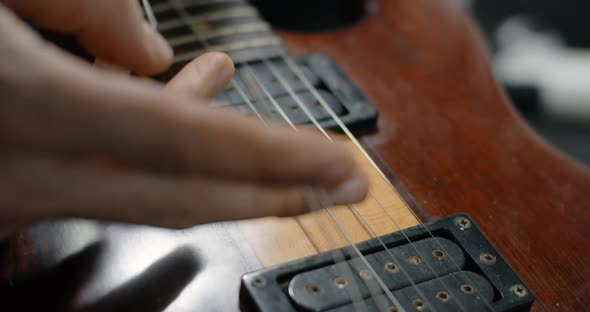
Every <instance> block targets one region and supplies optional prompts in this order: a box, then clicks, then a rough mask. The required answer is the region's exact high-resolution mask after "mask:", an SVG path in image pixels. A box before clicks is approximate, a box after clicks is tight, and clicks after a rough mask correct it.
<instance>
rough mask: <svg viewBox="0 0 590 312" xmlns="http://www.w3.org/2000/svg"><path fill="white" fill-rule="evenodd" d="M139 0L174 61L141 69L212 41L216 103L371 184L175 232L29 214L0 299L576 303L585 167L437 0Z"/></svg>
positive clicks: (584, 266)
mask: <svg viewBox="0 0 590 312" xmlns="http://www.w3.org/2000/svg"><path fill="white" fill-rule="evenodd" d="M150 7H151V10H149V14H150V15H151V14H153V15H152V16H153V18H154V19H155V20H157V24H158V26H157V27H158V30H159V31H160V32H161V33H162V34H163V35H164V36H165V37H166V38H167V39H168V40H169V42H170V44H171V45H172V46H173V48H174V50H175V55H176V59H175V63H174V65H173V66H172V68H171V69H170V70H169V71H168V72H167V73H164V74H162V75H160V76H158V77H155V79H159V80H161V81H163V82H165V81H167V80H168V79H170V78H171V77H172V76H173V75H174V74H175V73H176V72H177V71H178V70H179V69H180V68H182V66H183V65H184V64H186V63H187V62H189V61H190V60H192V59H193V58H194V57H196V56H198V55H200V54H201V53H204V52H206V51H210V50H219V51H224V52H226V53H228V54H229V55H230V56H231V57H232V58H233V59H234V61H235V63H236V76H235V78H234V80H233V81H232V83H230V84H229V85H228V87H227V88H226V90H225V91H224V92H223V93H222V94H220V95H219V97H218V98H217V102H216V103H217V104H215V105H217V106H219V107H218V108H219V109H238V110H241V111H243V112H244V113H246V114H252V115H254V116H256V117H258V118H260V119H261V120H262V121H264V122H278V123H284V124H286V125H290V126H292V127H294V128H298V127H310V128H312V129H316V130H317V131H319V132H321V133H323V134H324V135H325V136H326V139H327V141H328V140H331V139H334V138H335V134H334V133H340V134H339V136H342V137H345V138H347V140H348V143H349V145H350V148H351V150H353V151H354V152H355V155H357V157H358V160H359V162H360V163H361V164H362V166H363V168H364V169H365V170H366V172H367V174H368V176H369V177H370V182H371V190H370V194H369V196H368V197H367V199H366V200H365V201H364V202H362V203H360V204H358V205H350V206H344V207H331V204H330V203H329V202H326V201H325V200H324V199H323V198H322V196H321V194H315V193H314V192H313V191H309V202H310V203H314V205H315V206H316V209H315V211H314V212H313V213H310V214H307V215H304V216H298V217H294V218H283V219H277V218H265V219H259V220H247V221H241V222H230V223H219V224H212V225H205V226H198V227H195V228H191V229H188V230H182V231H173V230H165V229H157V228H151V227H142V226H132V225H122V224H109V223H99V222H92V221H85V220H63V221H62V220H60V221H53V222H45V223H41V224H38V225H35V226H34V227H32V228H31V229H29V230H28V231H26V232H23V233H21V234H19V236H18V237H17V238H16V239H15V240H14V241H12V242H10V243H9V244H4V245H2V247H0V248H2V249H3V251H4V252H5V254H8V255H9V256H8V257H7V258H6V259H4V260H3V262H2V263H1V264H2V268H3V274H2V276H6V278H4V279H3V280H2V284H1V286H2V287H1V288H0V296H1V297H2V299H3V300H2V302H0V310H2V311H12V310H14V311H28V310H44V311H120V310H121V311H143V312H145V311H237V310H243V311H333V312H334V311H390V312H393V311H528V310H533V311H584V310H586V309H588V307H589V306H590V278H589V277H590V260H589V259H590V244H589V243H588V241H587V239H588V238H589V237H590V170H589V169H588V168H587V167H584V166H583V165H581V164H579V163H576V162H575V161H573V160H571V159H569V158H568V157H566V156H564V155H562V154H560V153H559V152H557V151H556V150H554V149H553V148H552V147H550V146H549V145H548V144H547V143H545V142H544V141H543V140H542V139H540V138H539V137H538V136H537V135H536V134H535V133H533V131H531V130H530V128H528V126H527V125H526V124H525V123H524V122H523V120H522V119H521V118H520V117H519V116H518V115H517V113H515V111H514V109H513V108H512V106H511V105H510V103H509V102H508V100H507V99H506V97H505V96H504V94H503V93H502V91H501V90H500V89H499V87H498V86H497V84H496V82H495V81H494V77H493V75H492V72H491V70H490V66H489V61H488V58H487V55H486V47H485V45H484V44H483V43H482V40H481V39H480V34H479V33H478V32H477V31H476V30H475V27H474V26H473V24H472V22H471V21H470V20H469V18H468V17H467V15H466V13H465V12H464V11H463V9H462V8H461V7H460V6H459V5H458V4H456V3H455V2H454V1H444V0H411V1H409V0H366V1H363V0H325V1H309V0H305V1H304V0H300V1H286V0H282V1H271V0H266V1H264V0H256V1H254V0H253V1H251V2H244V1H239V0H184V1H178V0H158V1H151V6H150ZM277 29H278V30H279V31H276V30H277ZM328 129H329V130H331V131H326V130H328ZM318 152H320V151H318ZM309 157H313V155H309ZM228 196H231V194H228ZM195 208H196V209H198V203H195ZM29 296H30V297H33V298H35V299H34V300H31V299H28V298H29Z"/></svg>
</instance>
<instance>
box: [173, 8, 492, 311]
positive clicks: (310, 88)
mask: <svg viewBox="0 0 590 312" xmlns="http://www.w3.org/2000/svg"><path fill="white" fill-rule="evenodd" d="M184 13H185V17H186V12H184ZM185 22H186V21H185ZM191 29H192V27H191ZM281 57H282V58H283V59H284V61H285V62H286V63H287V65H288V66H289V68H290V69H291V71H293V73H295V74H296V75H297V76H298V77H299V78H300V79H301V80H302V81H303V82H304V84H305V86H306V88H308V89H309V90H310V92H311V93H312V94H313V95H314V97H315V98H316V99H317V100H318V101H319V102H320V103H321V104H322V106H323V107H324V109H325V110H326V111H327V112H328V113H329V114H330V115H331V116H332V118H333V119H334V120H335V121H336V123H337V124H338V126H339V127H340V128H341V129H342V130H343V131H344V132H345V133H346V134H347V135H348V137H349V138H350V139H351V140H352V141H353V143H354V144H355V145H356V146H357V147H358V148H359V150H360V151H361V152H362V153H363V155H364V156H365V158H367V160H368V161H369V162H370V163H371V164H372V165H373V167H374V168H375V169H376V170H377V171H378V172H379V174H380V175H381V176H382V177H383V178H384V180H385V181H386V182H387V183H388V184H389V186H390V187H391V188H392V189H393V190H394V191H395V192H396V193H397V190H396V189H395V188H394V187H393V185H391V183H390V182H389V180H387V179H386V177H385V175H384V174H383V172H382V171H381V170H380V169H379V168H378V167H377V166H376V164H375V163H374V162H373V160H372V159H371V158H370V157H369V156H368V155H367V154H366V152H365V151H364V150H363V149H362V147H361V146H360V144H359V142H358V141H357V140H356V138H354V136H353V135H352V133H350V131H349V130H348V129H347V128H346V126H345V125H344V124H343V123H342V121H341V120H340V119H339V118H338V116H337V115H336V114H335V113H334V112H333V110H332V109H331V108H330V107H329V105H328V104H327V103H326V102H325V100H324V99H323V98H322V97H321V95H319V93H318V92H317V90H315V87H313V85H312V84H311V83H310V82H309V81H308V80H307V78H306V77H305V76H304V75H303V74H302V73H301V72H300V71H299V69H298V68H297V65H295V64H294V62H292V61H291V60H290V59H289V58H288V57H287V56H286V55H285V54H284V53H281ZM264 62H265V63H266V64H267V66H268V64H269V63H268V61H266V60H265V61H264ZM246 66H247V64H246ZM248 69H249V66H248ZM275 75H276V74H275ZM281 83H282V84H285V83H284V81H282V82H281ZM232 85H233V86H234V87H236V90H238V92H239V93H240V95H241V96H242V98H244V99H245V100H246V102H247V103H248V105H249V106H250V108H251V109H252V111H254V112H255V113H257V111H256V108H255V107H254V105H252V103H249V102H250V101H249V99H248V97H247V96H245V94H244V92H243V90H241V87H239V85H238V84H236V83H235V82H234V81H232ZM265 93H266V95H267V96H269V98H272V96H271V95H270V94H269V93H268V92H267V91H265ZM292 95H293V94H292ZM273 101H274V99H273ZM297 102H298V104H299V105H300V106H301V108H302V109H303V110H304V111H305V113H306V114H307V115H308V117H310V119H311V120H312V121H313V123H314V124H315V125H316V127H318V129H320V131H321V132H322V133H324V135H325V136H326V137H328V138H329V139H330V140H331V138H330V137H329V136H328V135H327V133H326V132H325V131H324V130H323V128H322V127H321V126H320V125H319V123H318V122H317V120H315V118H314V117H313V115H312V114H311V112H309V110H308V109H307V108H306V107H305V105H301V104H302V103H299V102H301V101H300V100H299V101H297ZM273 105H275V106H277V107H278V108H279V112H280V113H281V115H282V116H283V117H286V115H285V114H284V112H282V110H281V109H280V106H279V105H278V104H277V103H276V102H275V103H273ZM257 115H258V114H257ZM258 117H259V118H260V115H258ZM261 119H262V118H261ZM370 195H371V196H372V197H373V198H374V200H375V201H376V202H377V203H378V204H379V206H380V207H381V208H382V209H383V210H384V211H385V212H386V213H387V215H388V217H389V219H390V220H391V221H392V222H393V223H394V224H395V225H396V227H397V228H398V229H399V230H400V232H401V233H403V234H404V236H405V237H406V239H407V240H408V242H409V243H410V244H412V242H411V240H409V238H408V237H407V235H406V234H405V233H404V231H403V229H401V228H400V227H399V225H397V222H395V220H394V219H393V217H392V216H391V215H390V213H389V212H388V211H387V209H385V207H384V206H383V205H382V204H381V202H380V201H379V200H378V199H377V198H376V197H375V195H374V194H373V193H372V192H370ZM398 195H399V194H398ZM399 198H400V199H402V200H403V201H404V202H405V199H403V197H401V196H399ZM406 205H407V203H406ZM354 210H355V211H356V214H357V215H358V216H360V218H361V219H362V220H363V223H364V224H365V225H366V226H367V225H368V223H366V221H365V220H364V218H363V217H362V215H361V214H360V212H359V211H358V209H357V208H356V206H354ZM410 211H411V212H412V214H414V216H415V218H416V220H418V221H419V222H420V224H421V225H422V226H423V227H424V228H425V229H426V230H427V232H428V233H429V234H430V236H432V237H433V238H434V239H435V241H436V242H437V244H438V245H439V247H440V248H441V249H442V250H443V251H444V247H443V246H442V245H441V244H440V242H439V241H438V240H437V239H436V237H435V236H434V235H433V234H432V233H431V232H430V230H429V229H428V228H427V226H426V225H425V224H423V223H422V222H421V220H420V219H419V218H418V217H417V216H416V214H415V212H414V211H413V210H411V209H410ZM334 221H335V222H336V220H334ZM369 228H370V226H369ZM370 230H371V232H373V233H374V235H375V236H376V237H378V236H377V235H376V233H375V232H374V231H373V229H372V228H370ZM344 234H345V233H344ZM379 240H380V239H379ZM380 241H381V240H380ZM381 243H382V241H381ZM412 246H413V244H412ZM354 247H356V246H354ZM384 247H385V246H384ZM385 249H386V250H387V248H386V247H385ZM414 249H416V248H415V246H414ZM416 251H417V252H418V253H420V252H419V251H418V250H417V249H416ZM388 252H389V251H388ZM445 252H446V251H445ZM446 254H447V255H449V258H450V259H451V260H452V261H453V263H454V264H455V266H456V267H457V268H458V269H459V270H460V267H459V266H458V264H457V263H456V261H455V260H454V259H453V258H452V257H451V256H450V254H448V252H446ZM422 257H423V256H422ZM423 258H424V257H423ZM427 264H428V262H427ZM428 266H429V267H430V269H431V271H432V272H433V273H434V274H436V275H437V277H439V276H438V274H437V273H436V271H434V270H433V268H432V267H431V266H430V264H428ZM371 269H372V268H371ZM406 274H407V272H406ZM374 275H376V273H375V274H374ZM455 278H456V277H455ZM412 283H413V281H412ZM441 283H442V281H441ZM472 284H473V283H472ZM443 288H444V286H443ZM422 296H423V297H424V298H425V299H426V300H428V299H427V298H426V297H425V296H424V295H423V294H422ZM457 302H458V303H459V304H460V301H457ZM486 303H487V302H486ZM488 305H489V304H488Z"/></svg>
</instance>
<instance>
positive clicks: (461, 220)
mask: <svg viewBox="0 0 590 312" xmlns="http://www.w3.org/2000/svg"><path fill="white" fill-rule="evenodd" d="M455 223H456V224H457V226H458V227H459V228H460V229H461V230H466V229H468V228H470V227H471V221H469V219H467V218H465V217H458V218H457V219H455Z"/></svg>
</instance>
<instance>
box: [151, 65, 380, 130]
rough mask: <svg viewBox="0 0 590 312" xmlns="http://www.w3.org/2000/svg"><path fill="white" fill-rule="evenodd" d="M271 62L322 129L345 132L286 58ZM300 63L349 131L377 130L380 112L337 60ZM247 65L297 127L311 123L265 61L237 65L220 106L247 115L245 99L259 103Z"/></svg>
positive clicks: (165, 77)
mask: <svg viewBox="0 0 590 312" xmlns="http://www.w3.org/2000/svg"><path fill="white" fill-rule="evenodd" d="M268 61H269V62H270V63H272V64H273V65H274V66H275V68H276V69H277V70H278V71H279V72H280V73H281V75H282V76H284V77H285V79H286V80H287V81H286V82H287V83H288V84H289V86H290V87H291V88H292V89H293V91H294V92H295V94H297V96H298V97H299V98H300V99H301V100H302V101H303V102H304V104H305V105H306V107H308V108H309V110H310V112H311V115H312V116H313V118H314V119H316V120H317V121H318V122H319V124H320V125H321V126H322V128H326V129H332V130H335V131H339V130H341V129H339V127H338V125H337V123H336V121H335V120H334V119H333V118H332V117H331V116H330V115H329V114H328V112H327V111H326V110H325V109H324V108H323V106H322V105H321V103H320V102H319V101H318V99H316V98H315V97H314V96H313V94H312V93H311V92H310V91H309V90H308V89H307V88H306V86H305V85H304V84H303V82H302V81H301V79H300V78H299V77H298V76H297V75H295V73H294V72H293V71H292V70H291V69H290V68H289V67H288V66H287V64H286V62H285V61H284V59H282V58H281V57H279V56H275V57H269V58H268ZM186 63H187V62H180V63H176V64H175V65H173V66H172V68H170V70H169V71H168V72H166V73H165V74H163V75H161V76H159V77H157V78H158V79H159V80H161V81H167V80H169V79H170V78H171V77H173V75H174V74H176V72H178V71H179V70H180V69H181V68H182V66H184V65H186ZM296 63H297V65H298V67H299V69H300V70H301V72H302V73H303V74H304V75H305V77H306V79H307V80H308V81H309V82H310V83H311V84H312V85H313V87H314V88H315V89H316V90H317V91H318V92H319V94H320V95H321V97H322V99H323V100H324V101H326V103H327V104H328V105H330V107H331V108H332V110H333V111H334V112H335V113H336V114H337V115H338V118H340V119H341V121H342V122H343V123H344V124H345V125H346V126H347V128H349V129H350V130H351V131H352V132H353V133H355V134H359V133H365V132H370V131H372V130H374V129H375V127H376V123H377V118H378V112H377V110H376V109H375V107H374V106H373V105H372V104H371V102H370V101H369V100H368V99H367V98H366V97H365V96H364V95H363V94H362V92H361V91H360V90H359V89H358V87H357V86H356V85H355V84H354V83H353V82H352V81H351V80H350V79H349V78H348V77H347V76H346V75H345V74H344V73H343V72H342V70H341V69H340V68H339V67H338V66H337V65H336V63H334V61H332V60H331V59H330V58H329V57H328V56H326V55H322V54H312V55H308V56H305V57H303V58H300V59H298V60H297V61H296ZM246 66H247V67H248V70H250V71H252V72H253V73H254V75H256V77H257V78H258V79H259V80H260V81H261V83H262V84H263V85H264V86H265V88H266V89H267V91H268V92H269V94H270V95H271V96H272V97H273V98H274V99H275V100H276V102H277V103H278V105H279V106H280V107H281V108H282V110H283V111H284V112H285V114H286V115H287V116H288V117H289V119H290V120H291V121H292V122H293V123H294V124H297V125H301V124H311V120H310V118H309V117H308V116H307V115H306V113H305V112H304V111H303V110H302V108H301V106H300V105H299V104H298V103H297V102H296V100H295V99H294V98H293V97H292V96H291V95H290V94H289V93H288V91H287V90H286V89H285V87H284V86H283V85H282V83H281V82H280V81H279V80H278V79H277V78H276V77H274V76H273V74H272V73H271V72H270V70H269V68H268V67H267V66H265V65H264V63H263V62H262V61H256V60H254V61H250V62H248V64H247V65H246V63H245V62H241V63H240V62H236V74H235V76H234V82H235V84H230V85H228V86H227V88H225V90H224V91H223V92H222V93H221V94H220V95H219V96H217V97H216V100H217V103H216V104H217V105H219V106H226V107H229V108H235V109H238V110H240V111H242V112H244V113H252V110H251V109H250V107H249V105H248V103H247V101H246V99H245V98H247V99H248V101H250V102H251V103H254V106H257V103H256V100H255V97H254V96H253V95H252V94H251V91H250V90H249V88H248V86H247V85H246V83H245V82H244V81H243V79H242V76H243V75H242V72H243V71H245V70H246V69H245V67H246ZM236 87H237V88H239V89H240V90H238V89H237V88H236ZM271 114H275V115H276V117H277V118H276V119H277V120H279V122H282V121H281V117H280V116H279V114H278V112H277V111H276V110H274V109H273V110H272V111H271Z"/></svg>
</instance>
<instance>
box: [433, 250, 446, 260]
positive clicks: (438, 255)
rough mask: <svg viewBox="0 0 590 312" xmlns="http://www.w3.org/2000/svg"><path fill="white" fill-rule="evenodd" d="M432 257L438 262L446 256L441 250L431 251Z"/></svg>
mask: <svg viewBox="0 0 590 312" xmlns="http://www.w3.org/2000/svg"><path fill="white" fill-rule="evenodd" d="M432 256H433V257H435V258H436V259H438V260H442V259H444V258H445V257H446V256H447V253H446V252H445V251H444V250H442V249H435V250H433V251H432Z"/></svg>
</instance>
